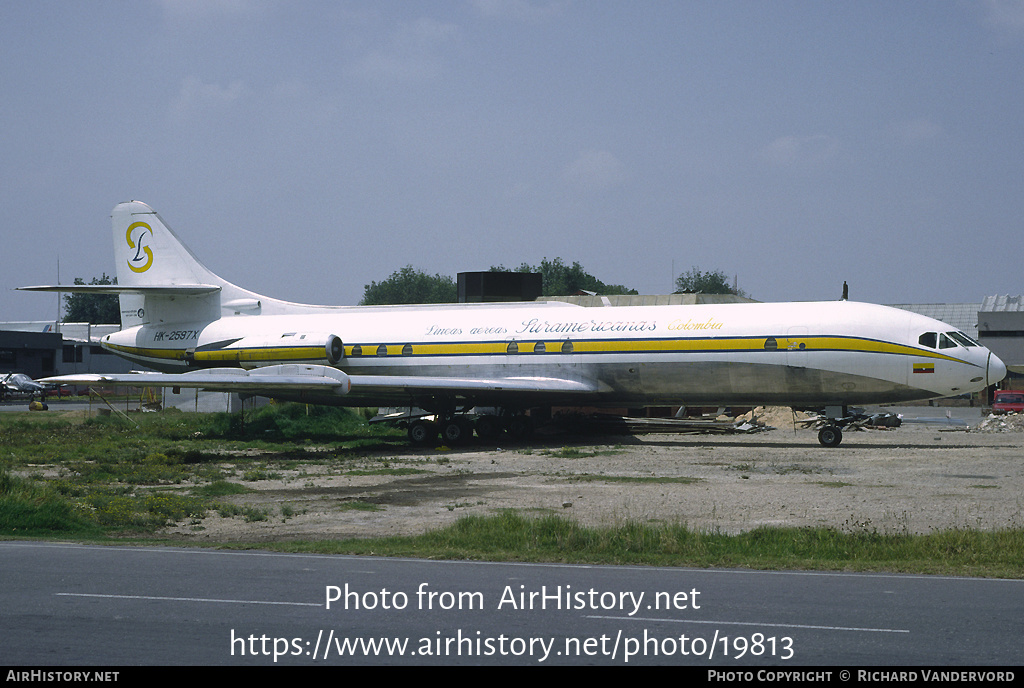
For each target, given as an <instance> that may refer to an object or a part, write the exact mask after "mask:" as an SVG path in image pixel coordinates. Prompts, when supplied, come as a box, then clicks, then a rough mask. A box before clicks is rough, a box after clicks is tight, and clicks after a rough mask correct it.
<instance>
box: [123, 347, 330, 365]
mask: <svg viewBox="0 0 1024 688" xmlns="http://www.w3.org/2000/svg"><path fill="white" fill-rule="evenodd" d="M107 347H108V348H110V349H111V350H113V351H121V352H123V353H126V354H130V355H133V356H143V357H146V358H158V359H169V360H178V361H183V360H185V358H186V351H185V350H184V349H147V348H143V347H134V346H120V345H116V344H108V345H107ZM192 358H193V359H194V360H196V361H308V360H319V359H325V358H327V354H326V351H325V349H324V347H322V346H295V347H275V348H262V349H258V348H250V349H220V350H217V351H197V352H195V353H194V354H193V355H192Z"/></svg>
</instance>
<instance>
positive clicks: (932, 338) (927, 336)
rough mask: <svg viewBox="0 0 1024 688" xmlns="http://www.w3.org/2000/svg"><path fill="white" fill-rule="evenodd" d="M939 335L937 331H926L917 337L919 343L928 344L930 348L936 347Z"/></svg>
mask: <svg viewBox="0 0 1024 688" xmlns="http://www.w3.org/2000/svg"><path fill="white" fill-rule="evenodd" d="M938 336H939V335H938V334H937V333H935V332H925V333H924V334H923V335H921V336H920V337H918V338H917V343H918V344H920V345H921V346H927V347H928V348H929V349H934V348H935V346H936V342H937V341H938Z"/></svg>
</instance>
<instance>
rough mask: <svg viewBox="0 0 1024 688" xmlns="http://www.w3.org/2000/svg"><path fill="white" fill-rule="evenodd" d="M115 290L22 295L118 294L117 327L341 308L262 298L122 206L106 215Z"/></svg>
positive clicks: (154, 218) (149, 217)
mask: <svg viewBox="0 0 1024 688" xmlns="http://www.w3.org/2000/svg"><path fill="white" fill-rule="evenodd" d="M110 219H111V223H112V226H113V230H114V261H115V263H116V268H115V273H116V274H117V284H116V285H94V284H89V285H59V284H57V285H44V286H36V287H18V288H19V289H22V290H25V291H49V292H53V291H57V292H65V293H74V292H83V293H92V294H117V295H118V297H119V298H120V302H121V327H122V328H124V329H127V328H129V327H135V326H136V325H145V324H148V323H196V322H201V321H205V322H210V321H212V320H217V319H218V318H220V317H222V316H225V315H243V314H244V315H260V314H265V315H280V314H298V313H318V312H323V311H324V310H336V309H337V308H344V307H331V306H311V305H306V304H299V303H290V302H288V301H281V300H279V299H272V298H268V297H266V296H261V295H260V294H257V293H255V292H252V291H249V290H247V289H242V288H241V287H236V286H235V285H234V284H231V283H230V282H228V281H227V280H224V279H222V278H220V277H218V276H217V275H215V274H214V273H213V272H211V271H210V270H209V268H207V267H206V266H205V265H203V264H202V262H200V260H199V259H198V258H196V256H195V255H194V254H193V253H192V251H190V250H189V249H188V247H187V246H185V244H184V243H183V242H182V241H181V239H179V238H178V235H177V234H175V233H174V232H173V231H171V228H170V227H168V226H167V224H166V223H165V222H164V221H163V220H162V219H161V218H160V216H159V215H157V214H156V211H154V210H153V209H152V208H150V207H149V206H148V205H146V204H145V203H140V202H139V201H129V202H128V203H121V204H119V205H118V206H116V207H115V208H114V211H113V212H112V213H111V215H110Z"/></svg>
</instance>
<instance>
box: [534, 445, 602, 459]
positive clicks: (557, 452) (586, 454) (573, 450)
mask: <svg viewBox="0 0 1024 688" xmlns="http://www.w3.org/2000/svg"><path fill="white" fill-rule="evenodd" d="M621 453H622V450H621V449H580V448H579V447H562V448H561V449H545V450H544V451H542V452H540V454H541V455H542V456H551V457H554V458H556V459H589V458H591V457H594V456H614V455H616V454H621Z"/></svg>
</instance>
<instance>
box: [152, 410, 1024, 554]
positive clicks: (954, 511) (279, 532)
mask: <svg viewBox="0 0 1024 688" xmlns="http://www.w3.org/2000/svg"><path fill="white" fill-rule="evenodd" d="M944 414H945V410H942V409H925V410H924V411H920V410H918V412H917V413H916V414H908V415H918V416H925V417H927V416H931V417H933V418H936V419H938V418H941V417H942V416H943V415H944ZM953 415H954V421H955V420H956V418H957V417H962V418H964V419H965V420H966V421H967V422H969V423H971V428H970V429H968V428H967V427H965V426H963V425H961V426H952V425H941V424H911V423H905V424H904V425H903V426H902V427H900V428H897V429H892V430H868V431H862V432H847V433H846V434H845V437H844V441H843V444H842V446H840V447H838V448H835V449H826V448H823V447H821V446H820V445H819V444H818V442H817V437H816V433H815V431H813V430H807V429H796V430H794V428H793V423H792V417H791V415H790V414H789V412H788V410H787V411H786V412H785V414H776V415H775V416H772V415H771V413H769V414H768V416H769V418H770V419H771V420H772V423H773V424H777V425H778V426H779V427H778V429H775V430H771V431H767V432H760V433H756V434H749V435H729V436H716V435H645V436H638V437H609V438H599V439H598V440H597V441H595V438H588V439H585V440H580V439H579V438H576V439H575V440H573V441H569V440H567V439H564V438H562V439H557V440H551V439H548V440H542V441H540V442H537V443H535V444H534V445H533V446H532V447H529V448H511V447H509V448H482V447H471V448H460V449H458V450H449V449H446V448H439V449H435V450H423V449H413V448H409V449H407V450H403V451H402V452H401V453H399V454H397V455H396V454H389V455H387V456H379V457H372V460H371V461H367V462H365V463H366V464H367V465H370V464H372V465H375V466H377V467H380V465H381V461H382V460H385V459H386V460H387V462H388V464H389V465H390V467H391V468H402V467H405V468H415V469H417V470H419V471H422V472H417V473H412V474H406V475H357V474H353V473H352V472H351V468H352V465H351V462H347V463H342V462H340V461H326V462H313V463H309V464H305V463H302V464H297V463H295V462H289V463H288V464H280V463H276V464H274V466H273V467H272V468H270V469H268V472H269V473H270V475H271V479H266V480H257V481H251V482H245V483H244V484H245V485H246V486H247V487H249V488H251V489H252V492H250V493H248V494H244V495H239V496H236V497H231V498H226V499H225V501H231V502H234V503H236V504H238V505H240V506H248V507H254V508H255V509H258V510H262V511H263V512H265V513H267V515H268V516H267V518H266V520H262V521H253V522H249V521H246V519H244V518H242V517H240V516H235V517H231V518H224V517H221V516H219V515H217V514H216V513H211V515H210V516H208V517H207V518H205V519H204V520H203V521H202V522H201V523H191V524H183V525H181V526H178V527H175V528H172V529H168V531H167V534H169V535H176V536H178V537H181V538H183V539H185V540H242V541H256V542H259V541H270V540H287V539H325V538H347V537H373V536H383V535H405V534H418V533H422V532H424V531H427V530H430V529H434V528H438V527H441V526H444V525H447V524H450V523H452V522H454V521H455V520H456V519H458V518H460V517H462V516H465V515H468V514H492V513H495V512H497V511H499V510H502V509H518V510H521V511H523V512H526V513H537V514H541V513H562V514H565V515H566V516H568V517H571V518H574V519H576V520H578V521H580V522H581V523H584V524H590V525H598V526H600V525H608V526H612V525H616V524H620V523H623V522H626V521H655V522H666V523H683V524H686V525H688V526H690V527H692V528H695V529H704V530H713V531H721V532H727V533H736V532H742V531H746V530H749V529H752V528H755V527H757V526H761V525H776V526H829V527H834V528H837V529H841V530H845V531H853V532H856V531H864V530H867V531H878V532H885V533H903V532H909V533H927V532H931V531H935V530H944V529H950V528H972V529H1000V528H1009V527H1014V528H1020V527H1024V451H1022V449H1024V432H1022V431H1021V430H1022V429H1024V422H1021V421H1022V420H1024V417H1017V419H1011V421H1010V424H1009V426H1008V427H1006V426H1004V427H1000V423H1005V421H999V422H995V421H987V423H985V425H986V427H985V428H984V429H983V428H981V425H982V424H983V421H984V420H985V419H984V418H983V416H982V415H981V413H980V411H978V410H977V409H958V410H957V413H956V414H953ZM787 416H789V422H788V427H786V426H787V423H786V422H785V421H786V417H787ZM355 506H361V507H364V508H352V507H355Z"/></svg>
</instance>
